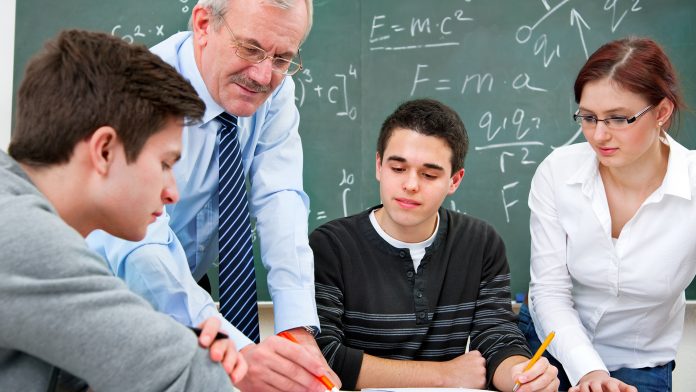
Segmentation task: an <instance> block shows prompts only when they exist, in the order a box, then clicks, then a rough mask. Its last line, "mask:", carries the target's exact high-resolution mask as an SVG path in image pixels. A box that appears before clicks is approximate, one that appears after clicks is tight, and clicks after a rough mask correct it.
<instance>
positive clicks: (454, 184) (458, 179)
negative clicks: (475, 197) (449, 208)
mask: <svg viewBox="0 0 696 392" xmlns="http://www.w3.org/2000/svg"><path fill="white" fill-rule="evenodd" d="M463 178H464V169H463V168H462V169H459V170H458V171H457V172H456V173H454V175H453V176H452V177H451V178H450V185H449V191H448V192H447V194H448V195H451V194H453V193H454V192H455V191H456V190H457V188H459V184H461V183H462V179H463Z"/></svg>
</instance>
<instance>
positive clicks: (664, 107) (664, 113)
mask: <svg viewBox="0 0 696 392" xmlns="http://www.w3.org/2000/svg"><path fill="white" fill-rule="evenodd" d="M655 110H656V113H657V122H658V124H659V123H662V126H669V125H670V121H671V119H672V113H673V112H674V102H672V101H670V100H669V99H667V98H662V101H660V103H658V104H657V107H656V108H655ZM662 126H659V125H658V127H659V128H662Z"/></svg>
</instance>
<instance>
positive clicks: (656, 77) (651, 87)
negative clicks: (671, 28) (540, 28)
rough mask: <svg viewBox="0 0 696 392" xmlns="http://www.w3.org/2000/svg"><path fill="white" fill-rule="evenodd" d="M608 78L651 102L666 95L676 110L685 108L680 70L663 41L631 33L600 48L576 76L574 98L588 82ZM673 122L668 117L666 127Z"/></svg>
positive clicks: (580, 95) (653, 102)
mask: <svg viewBox="0 0 696 392" xmlns="http://www.w3.org/2000/svg"><path fill="white" fill-rule="evenodd" d="M604 78H608V79H609V80H611V81H613V82H616V83H617V84H618V85H619V86H621V87H622V88H624V89H626V90H628V91H631V92H633V93H635V94H638V95H640V96H642V97H644V98H645V99H646V100H647V101H648V103H650V104H651V105H657V104H659V103H660V101H662V99H663V98H667V99H668V100H670V101H672V103H673V104H674V113H675V114H677V115H678V114H679V109H684V108H685V106H686V105H685V104H684V100H683V98H682V95H681V92H680V88H679V81H678V79H677V73H676V71H675V70H674V67H673V66H672V63H671V62H670V61H669V58H668V57H667V55H666V54H665V52H664V50H663V49H662V47H660V45H659V44H658V43H657V42H655V41H653V40H651V39H649V38H639V37H628V38H623V39H619V40H616V41H612V42H609V43H606V44H604V45H602V47H600V48H599V49H597V50H596V51H595V52H594V53H592V55H591V56H590V58H589V59H588V60H587V62H586V63H585V65H584V66H583V67H582V69H580V72H579V73H578V77H577V78H576V79H575V87H574V90H575V102H576V103H580V98H581V97H582V90H583V88H584V87H585V85H586V84H587V83H589V82H593V81H596V80H600V79H604ZM670 125H671V119H670V120H668V124H667V128H669V126H670Z"/></svg>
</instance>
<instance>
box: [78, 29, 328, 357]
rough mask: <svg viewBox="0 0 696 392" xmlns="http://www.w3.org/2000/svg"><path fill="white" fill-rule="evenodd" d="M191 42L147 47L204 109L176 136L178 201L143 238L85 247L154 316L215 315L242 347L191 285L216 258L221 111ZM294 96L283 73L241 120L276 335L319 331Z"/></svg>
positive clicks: (183, 38)
mask: <svg viewBox="0 0 696 392" xmlns="http://www.w3.org/2000/svg"><path fill="white" fill-rule="evenodd" d="M192 38H193V36H192V34H191V33H190V32H181V33H177V34H175V35H173V36H171V37H170V38H168V39H167V40H165V41H163V42H162V43H160V44H158V45H156V46H155V47H153V48H152V52H154V53H156V54H157V55H159V56H160V57H162V58H163V59H164V60H165V61H166V62H168V63H169V64H171V65H172V66H173V67H174V68H176V70H177V71H179V72H180V73H181V74H182V75H183V76H184V77H185V78H186V79H188V80H189V81H190V82H191V84H192V85H193V87H194V88H195V89H196V91H197V92H198V94H199V95H200V97H201V99H202V100H203V101H204V102H205V105H206V111H205V115H204V117H203V121H202V123H200V124H197V125H194V126H188V127H184V130H183V151H182V156H181V160H180V161H179V162H178V163H177V164H176V165H175V166H174V173H175V176H176V182H177V186H178V188H179V193H180V197H181V198H180V200H179V202H177V203H176V204H173V205H171V206H168V208H167V213H168V214H164V215H163V216H161V217H160V218H159V219H157V221H156V222H155V223H153V224H151V225H150V227H149V228H148V233H147V236H146V237H145V239H144V240H143V241H140V242H129V241H124V240H121V239H118V238H116V237H113V236H110V235H109V234H107V233H104V232H102V231H96V232H94V233H92V234H90V235H89V237H88V238H87V242H88V244H89V246H90V247H91V248H92V249H94V250H95V251H97V252H98V253H100V254H101V255H102V256H103V257H104V258H105V259H106V260H107V261H108V264H109V266H110V268H111V270H112V271H113V272H114V274H116V275H117V276H119V277H120V278H122V279H124V280H125V281H126V283H127V284H128V286H129V287H130V288H131V289H132V290H133V291H135V292H137V293H139V294H140V295H142V296H143V297H145V298H146V299H147V300H148V301H150V303H152V305H153V306H154V307H155V308H156V309H157V310H159V311H161V312H164V313H167V314H170V315H171V316H172V317H174V318H175V319H177V320H178V321H180V322H182V323H184V324H187V325H196V324H198V323H200V322H202V321H203V320H205V319H206V318H208V317H210V316H217V317H219V318H220V319H221V321H223V325H222V329H223V330H225V331H226V332H228V333H230V334H231V336H232V337H233V340H234V341H235V344H236V345H237V348H242V347H243V346H245V345H247V344H249V343H251V342H250V341H249V340H248V339H246V338H245V337H243V336H240V335H241V333H240V332H239V331H237V330H236V329H235V328H234V327H232V326H231V325H230V324H229V323H228V322H226V321H224V319H223V318H222V316H220V314H219V313H218V312H217V310H216V307H215V304H214V302H213V300H212V298H211V297H210V295H208V293H207V292H205V290H203V289H201V288H200V287H199V286H198V284H197V283H196V281H197V280H198V279H200V278H201V277H202V276H203V275H204V274H205V273H206V272H207V271H208V269H210V267H211V266H212V265H213V263H214V262H216V261H217V257H218V237H217V227H218V155H217V147H216V146H217V143H218V139H217V130H218V128H219V126H220V125H219V123H218V122H217V120H215V117H216V116H217V115H219V114H220V113H221V112H223V110H224V109H223V108H222V107H221V106H220V105H218V104H217V103H216V102H215V101H214V100H213V98H212V97H211V96H210V94H209V92H208V90H207V88H206V86H205V84H204V83H203V79H202V77H201V75H200V72H199V71H198V68H197V66H196V63H195V60H194V56H193V43H192ZM294 93H295V84H294V82H293V80H292V78H291V77H286V78H285V79H284V81H283V82H282V83H281V85H280V86H279V87H278V88H277V89H276V90H275V91H274V92H273V94H272V95H271V96H270V97H269V98H268V99H267V100H266V102H264V103H263V104H262V105H261V106H260V107H259V108H258V110H257V111H256V112H255V113H254V115H252V116H251V117H240V118H239V119H238V124H239V142H240V146H241V150H242V160H243V164H244V173H245V175H246V177H247V179H248V181H249V183H250V189H249V194H248V196H249V208H250V211H249V212H250V214H251V216H252V218H254V219H256V235H257V236H258V237H259V239H260V249H261V260H262V262H263V265H264V267H265V268H266V270H267V271H268V288H269V291H270V294H271V299H272V300H273V304H274V313H275V317H274V319H275V330H276V332H279V331H283V330H287V329H291V328H296V327H300V326H315V327H318V326H319V320H318V318H317V310H316V303H315V300H314V261H313V255H312V251H311V249H310V247H309V244H308V240H307V229H308V228H307V218H308V211H309V198H308V197H307V195H306V194H305V192H304V191H303V189H302V145H301V142H300V135H299V133H298V125H299V113H298V111H297V108H296V106H295V94H294Z"/></svg>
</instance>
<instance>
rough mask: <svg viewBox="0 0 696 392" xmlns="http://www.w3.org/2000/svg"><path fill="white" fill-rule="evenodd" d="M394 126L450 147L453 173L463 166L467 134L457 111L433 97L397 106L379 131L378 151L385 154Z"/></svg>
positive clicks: (382, 154) (467, 140)
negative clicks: (432, 137)
mask: <svg viewBox="0 0 696 392" xmlns="http://www.w3.org/2000/svg"><path fill="white" fill-rule="evenodd" d="M396 128H403V129H408V130H411V131H415V132H418V133H420V134H423V135H426V136H435V137H437V138H440V139H442V140H444V141H445V143H447V145H448V146H449V148H450V149H451V150H452V159H451V162H452V173H451V174H452V175H454V173H456V172H457V171H458V170H459V169H461V168H463V167H464V158H465V157H466V151H467V149H468V148H469V137H468V136H467V134H466V129H465V128H464V123H463V122H462V119H461V118H460V117H459V115H458V114H457V112H455V111H454V110H453V109H452V108H450V107H449V106H447V105H445V104H444V103H442V102H440V101H436V100H434V99H415V100H412V101H407V102H404V103H402V104H401V105H399V107H398V108H396V110H395V111H394V113H392V114H390V115H389V117H387V119H386V120H384V123H383V124H382V129H381V130H380V132H379V138H378V139H377V153H378V154H379V156H380V157H383V156H384V150H386V148H387V143H388V142H389V138H390V137H391V135H392V134H393V133H394V130H395V129H396Z"/></svg>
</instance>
